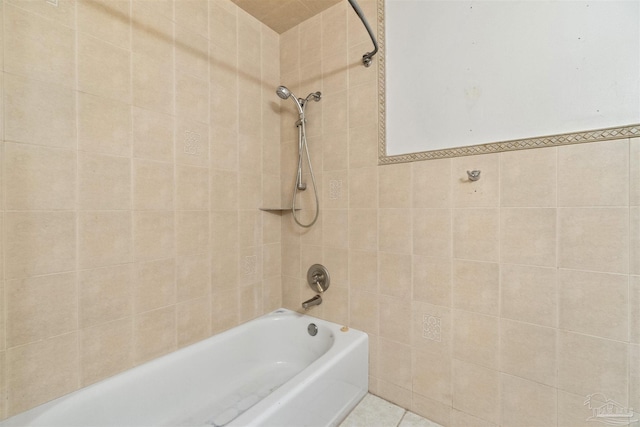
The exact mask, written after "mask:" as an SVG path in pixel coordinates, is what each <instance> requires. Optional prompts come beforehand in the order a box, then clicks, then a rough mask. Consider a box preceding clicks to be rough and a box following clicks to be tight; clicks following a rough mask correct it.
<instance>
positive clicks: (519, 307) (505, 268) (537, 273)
mask: <svg viewBox="0 0 640 427" xmlns="http://www.w3.org/2000/svg"><path fill="white" fill-rule="evenodd" d="M557 275H558V273H557V270H556V269H554V268H543V267H533V266H521V265H508V264H507V265H502V266H501V268H500V298H501V306H500V310H501V313H500V314H501V316H502V317H503V318H508V319H513V320H519V321H522V322H527V323H534V324H537V325H541V326H549V327H556V326H557V321H558V320H557V318H558V316H557V307H558V297H557V291H556V289H557Z"/></svg>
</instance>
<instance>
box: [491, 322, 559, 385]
mask: <svg viewBox="0 0 640 427" xmlns="http://www.w3.org/2000/svg"><path fill="white" fill-rule="evenodd" d="M556 340H557V330H556V329H554V328H546V327H542V326H536V325H532V324H529V323H522V322H515V321H511V320H506V319H502V320H501V321H500V346H499V349H500V350H499V353H500V355H499V357H500V363H501V365H500V370H501V371H502V372H504V373H507V374H511V375H516V376H518V377H520V378H525V379H528V380H531V381H535V382H537V383H541V384H545V385H548V386H550V387H555V386H556V384H557V374H556V372H557V360H556V349H557V344H556Z"/></svg>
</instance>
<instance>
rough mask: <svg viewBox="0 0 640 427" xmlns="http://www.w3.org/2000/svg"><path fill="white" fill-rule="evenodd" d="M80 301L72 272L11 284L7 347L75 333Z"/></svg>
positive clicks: (74, 275)
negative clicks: (78, 301) (78, 300)
mask: <svg viewBox="0 0 640 427" xmlns="http://www.w3.org/2000/svg"><path fill="white" fill-rule="evenodd" d="M77 299H78V294H77V284H76V274H75V273H73V272H72V273H61V274H52V275H48V276H40V277H33V278H29V279H23V280H10V281H8V282H7V283H6V302H7V309H6V340H7V347H9V348H11V347H16V346H20V345H24V344H28V343H32V342H36V341H40V340H43V339H47V338H50V337H53V336H57V335H62V334H65V333H69V332H72V331H73V330H74V329H75V328H76V325H77V322H78V315H77V313H78V303H77Z"/></svg>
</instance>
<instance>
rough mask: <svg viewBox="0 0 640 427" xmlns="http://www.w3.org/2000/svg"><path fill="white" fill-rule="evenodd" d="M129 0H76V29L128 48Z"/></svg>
mask: <svg viewBox="0 0 640 427" xmlns="http://www.w3.org/2000/svg"><path fill="white" fill-rule="evenodd" d="M130 5H131V2H130V1H129V0H78V8H77V10H78V30H80V31H81V32H84V33H88V34H91V35H92V36H94V37H97V38H99V39H101V40H104V41H106V42H109V43H111V44H114V45H116V46H119V47H121V48H124V49H128V48H130V43H129V40H130V34H131V30H130V26H129V25H128V23H129V19H130Z"/></svg>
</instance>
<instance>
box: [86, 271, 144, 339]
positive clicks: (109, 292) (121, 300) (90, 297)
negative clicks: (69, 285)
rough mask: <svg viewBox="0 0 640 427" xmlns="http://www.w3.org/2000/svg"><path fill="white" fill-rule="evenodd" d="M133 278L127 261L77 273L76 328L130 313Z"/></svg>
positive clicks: (122, 316)
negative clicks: (77, 312)
mask: <svg viewBox="0 0 640 427" xmlns="http://www.w3.org/2000/svg"><path fill="white" fill-rule="evenodd" d="M133 279H134V277H133V269H132V266H131V264H128V265H119V266H113V267H104V268H98V269H94V270H82V271H80V272H78V311H79V326H80V328H88V327H91V326H94V325H99V324H102V323H107V322H111V321H114V320H117V319H123V318H125V317H128V316H131V315H132V314H133V298H132V292H131V290H132V288H133Z"/></svg>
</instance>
